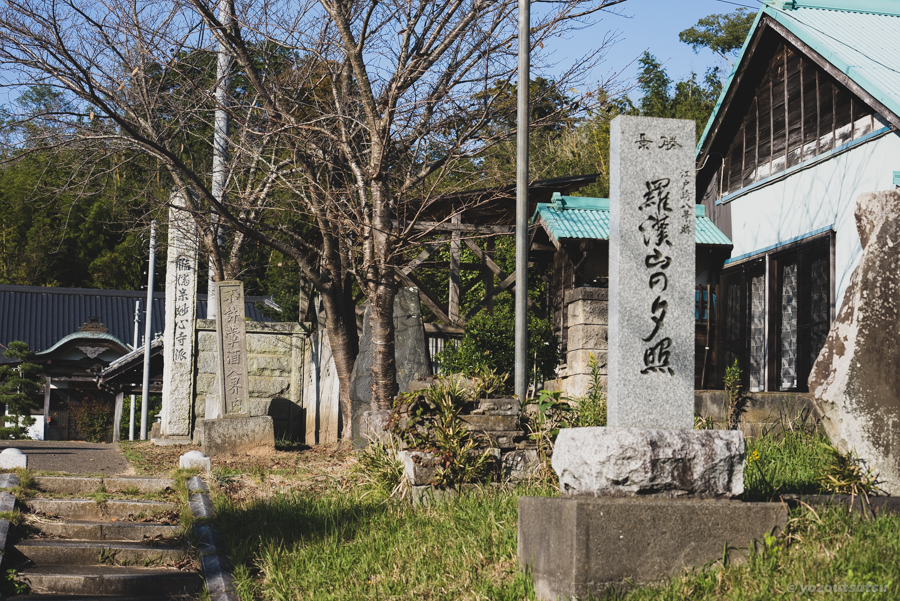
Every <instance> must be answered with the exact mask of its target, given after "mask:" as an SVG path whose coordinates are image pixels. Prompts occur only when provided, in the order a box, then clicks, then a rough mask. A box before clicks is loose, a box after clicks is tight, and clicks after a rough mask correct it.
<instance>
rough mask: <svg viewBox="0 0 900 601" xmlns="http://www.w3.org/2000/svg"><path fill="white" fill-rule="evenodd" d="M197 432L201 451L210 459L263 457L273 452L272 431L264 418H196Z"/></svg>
mask: <svg viewBox="0 0 900 601" xmlns="http://www.w3.org/2000/svg"><path fill="white" fill-rule="evenodd" d="M197 430H198V439H199V440H201V441H202V442H201V444H202V446H203V451H204V453H206V455H208V456H210V457H215V456H216V455H264V454H266V453H270V452H272V451H274V450H275V429H274V426H273V424H272V418H271V417H269V416H266V415H263V416H258V417H225V418H222V419H199V420H197Z"/></svg>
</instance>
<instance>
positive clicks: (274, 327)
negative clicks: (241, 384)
mask: <svg viewBox="0 0 900 601" xmlns="http://www.w3.org/2000/svg"><path fill="white" fill-rule="evenodd" d="M306 338H307V335H306V333H305V332H304V331H303V329H302V328H301V326H300V324H296V323H262V322H254V321H248V322H247V370H248V374H249V376H250V415H268V416H271V417H272V420H273V422H274V425H275V437H276V438H282V437H287V438H292V439H302V438H303V436H304V433H305V424H304V423H303V415H304V411H303V403H302V398H301V393H300V389H301V387H300V383H301V381H302V370H303V351H304V345H305V342H306ZM196 349H197V351H196V354H195V358H196V362H195V364H194V374H195V378H196V379H195V386H194V399H193V409H194V419H195V420H196V419H203V418H204V417H205V416H206V397H207V395H214V394H216V322H215V321H214V320H209V319H198V320H197V346H196Z"/></svg>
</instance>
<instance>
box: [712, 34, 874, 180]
mask: <svg viewBox="0 0 900 601" xmlns="http://www.w3.org/2000/svg"><path fill="white" fill-rule="evenodd" d="M876 125H877V117H876V116H875V115H874V113H873V111H872V110H871V109H870V108H869V106H868V105H866V104H864V103H863V102H862V101H861V100H859V99H858V98H856V97H855V96H854V95H853V94H852V93H851V92H850V91H849V90H847V89H846V88H845V87H844V86H842V85H840V84H839V83H838V82H837V81H836V80H835V79H834V78H832V77H831V76H830V75H828V74H827V73H825V72H824V71H823V70H822V69H820V68H819V67H818V66H817V65H815V64H813V63H812V62H811V61H809V60H808V59H806V58H805V57H804V56H802V55H801V54H800V53H798V52H797V51H796V50H795V49H793V48H792V47H790V46H789V45H787V44H785V43H784V42H781V43H780V44H779V47H778V48H777V49H776V51H775V53H774V55H773V56H772V58H771V60H770V61H769V66H768V69H767V71H766V74H765V75H764V77H763V78H762V81H761V82H760V84H759V86H758V87H757V89H756V93H755V96H754V98H753V100H752V102H751V104H750V108H749V109H748V111H747V113H746V115H745V116H744V120H743V123H742V125H741V127H740V129H739V130H738V132H737V134H736V135H735V137H734V140H733V141H732V143H731V146H730V149H729V151H728V154H727V156H726V157H725V160H724V162H723V164H722V168H721V169H722V171H721V175H722V177H721V181H722V184H721V185H722V190H721V194H720V197H721V196H724V195H727V194H729V193H731V192H735V191H737V190H739V189H740V188H743V187H745V186H748V185H750V184H752V183H753V182H756V181H759V180H761V179H764V178H766V177H769V176H771V175H775V174H777V173H779V172H781V171H784V170H785V169H788V168H790V167H793V166H794V165H797V164H798V163H800V162H801V161H804V160H808V159H810V158H813V157H815V156H818V155H820V154H823V153H825V152H828V151H830V150H832V149H834V148H837V147H839V146H841V145H843V144H846V143H847V142H850V141H852V140H856V139H858V138H860V137H862V136H864V135H866V134H868V133H870V132H872V131H873V130H874V129H875V127H876Z"/></svg>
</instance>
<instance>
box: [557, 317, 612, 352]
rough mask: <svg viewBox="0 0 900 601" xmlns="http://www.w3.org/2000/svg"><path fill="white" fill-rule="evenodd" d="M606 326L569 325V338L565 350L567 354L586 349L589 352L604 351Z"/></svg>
mask: <svg viewBox="0 0 900 601" xmlns="http://www.w3.org/2000/svg"><path fill="white" fill-rule="evenodd" d="M607 344H608V341H607V326H597V325H574V326H573V325H572V324H569V338H568V342H566V349H568V351H569V352H572V351H577V350H580V349H586V350H590V351H594V352H596V351H598V350H606V348H607Z"/></svg>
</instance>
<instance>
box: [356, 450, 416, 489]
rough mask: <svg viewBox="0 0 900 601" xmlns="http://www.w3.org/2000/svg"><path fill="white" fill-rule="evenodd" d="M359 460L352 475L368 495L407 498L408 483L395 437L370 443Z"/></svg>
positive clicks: (358, 456)
mask: <svg viewBox="0 0 900 601" xmlns="http://www.w3.org/2000/svg"><path fill="white" fill-rule="evenodd" d="M357 458H358V460H359V463H357V464H356V465H355V466H354V468H353V472H352V473H353V475H355V476H357V478H358V479H359V480H360V481H361V484H362V486H363V488H365V489H366V490H367V492H368V493H376V494H380V495H383V496H386V497H388V498H391V497H394V496H396V497H398V498H403V497H405V496H406V492H407V481H406V478H404V477H403V464H402V463H401V462H400V460H399V459H397V444H396V439H395V438H394V437H393V436H390V435H388V436H385V437H383V438H382V439H381V440H376V441H373V442H371V443H369V446H367V447H366V448H365V449H364V450H363V451H362V452H360V453H359V454H358V455H357Z"/></svg>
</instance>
